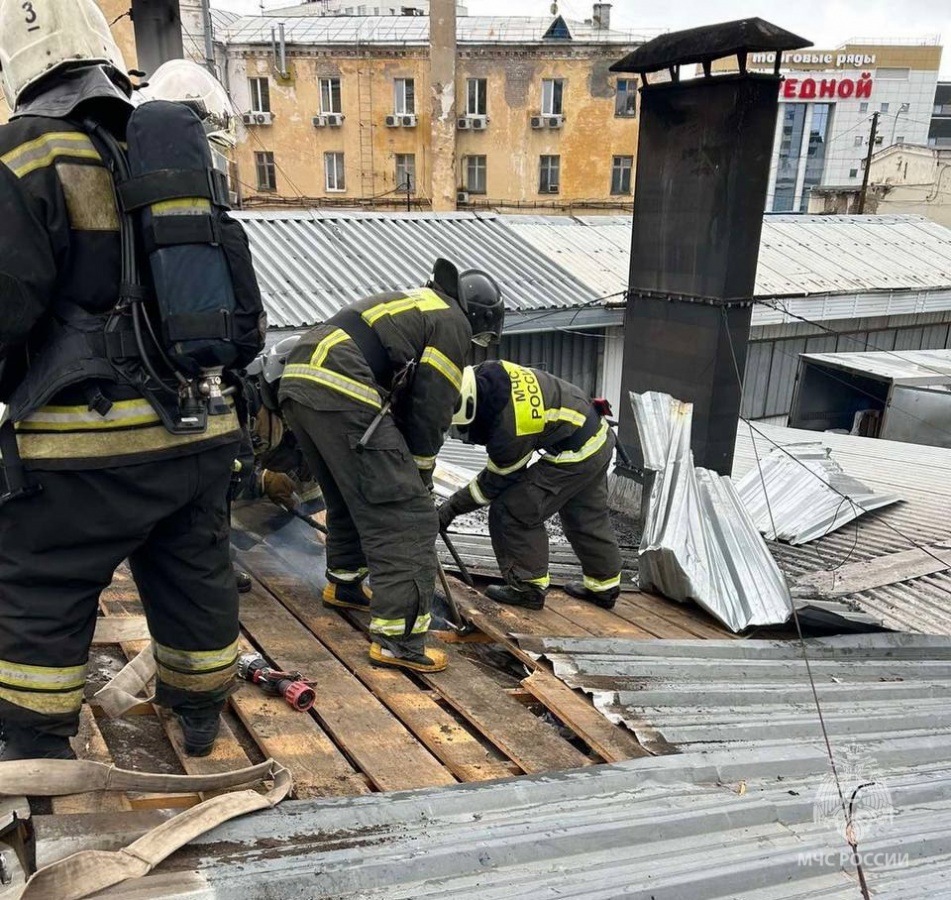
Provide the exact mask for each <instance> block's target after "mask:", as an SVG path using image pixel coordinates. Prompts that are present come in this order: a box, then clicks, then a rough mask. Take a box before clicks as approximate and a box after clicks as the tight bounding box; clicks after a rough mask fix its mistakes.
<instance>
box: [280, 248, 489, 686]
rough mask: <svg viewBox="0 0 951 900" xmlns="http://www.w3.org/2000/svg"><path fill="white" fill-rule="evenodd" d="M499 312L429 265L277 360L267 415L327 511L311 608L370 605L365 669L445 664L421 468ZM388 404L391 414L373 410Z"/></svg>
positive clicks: (473, 283) (475, 284)
mask: <svg viewBox="0 0 951 900" xmlns="http://www.w3.org/2000/svg"><path fill="white" fill-rule="evenodd" d="M502 318H503V306H502V299H501V293H500V291H499V289H498V286H497V285H496V283H495V282H494V281H493V280H492V278H491V277H489V276H488V275H486V274H485V273H484V272H479V271H475V270H469V271H466V272H463V273H461V274H459V273H458V271H457V270H456V268H455V266H453V265H452V264H451V263H448V262H446V261H445V260H439V261H437V263H436V266H435V271H434V273H433V277H432V279H431V280H430V283H429V285H428V286H427V287H424V288H418V289H416V290H409V291H398V292H394V293H389V294H379V295H377V296H374V297H368V298H367V299H365V300H359V301H357V302H356V303H353V304H352V305H351V306H349V307H348V308H347V309H344V310H342V311H341V312H339V313H337V314H336V315H335V316H334V317H333V318H331V319H330V320H329V321H328V322H326V323H325V324H323V325H321V326H319V327H317V328H315V329H313V330H312V331H310V332H309V333H308V334H306V335H304V336H303V337H302V338H301V340H300V343H299V344H298V345H297V346H296V347H295V348H294V349H293V350H292V351H291V352H290V354H289V355H288V357H287V367H286V368H285V369H284V373H283V377H282V378H281V386H280V399H281V409H282V411H283V413H284V417H285V418H286V420H287V422H288V424H289V425H290V427H291V429H292V430H293V431H294V433H295V434H296V435H297V439H298V441H299V442H300V446H301V449H302V450H303V452H304V456H305V458H306V459H307V462H308V465H309V466H310V469H311V471H312V472H313V473H314V475H315V476H316V478H317V481H318V482H319V483H320V487H321V490H322V491H323V495H324V502H325V503H326V504H327V528H328V530H329V536H328V538H327V581H328V584H327V586H326V588H325V590H324V602H325V603H327V604H328V605H330V606H337V607H348V608H354V609H369V610H370V614H371V618H370V634H371V637H372V638H373V643H372V644H371V646H370V659H371V661H372V662H373V663H374V664H376V665H384V666H398V667H404V668H409V669H415V670H418V671H424V672H435V671H439V670H440V669H443V668H445V666H446V655H445V654H444V653H442V652H441V651H439V650H436V649H432V648H430V649H427V647H426V633H427V631H428V630H429V625H430V607H431V605H432V598H433V587H434V584H435V578H436V552H435V543H436V534H437V526H438V517H437V515H436V509H435V507H434V505H433V500H432V497H431V494H430V491H431V488H432V478H433V469H434V468H435V463H436V454H437V452H438V451H439V448H440V447H441V446H442V442H443V437H444V434H445V432H446V430H447V429H448V428H449V424H450V420H451V419H452V414H453V409H454V407H455V405H456V401H457V399H458V396H459V387H460V384H461V379H462V368H463V367H464V366H465V364H466V360H467V357H468V355H469V348H470V344H471V343H472V342H476V343H480V344H482V345H483V346H485V345H487V344H488V343H489V342H490V341H491V340H496V339H498V337H499V335H500V333H501V329H502ZM388 399H391V400H392V414H385V415H381V412H383V409H382V408H383V406H384V404H385V402H386V401H387V400H388ZM374 424H375V425H376V428H375V430H373V431H372V433H371V434H370V435H369V437H365V436H366V435H367V434H368V429H370V428H371V426H372V425H374ZM367 574H369V579H370V585H371V587H372V592H371V591H370V590H369V589H367V588H366V587H364V585H363V580H364V578H365V577H366V576H367Z"/></svg>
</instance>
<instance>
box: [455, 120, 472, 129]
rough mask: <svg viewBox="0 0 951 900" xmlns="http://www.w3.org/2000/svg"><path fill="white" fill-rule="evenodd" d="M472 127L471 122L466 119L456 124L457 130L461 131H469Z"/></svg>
mask: <svg viewBox="0 0 951 900" xmlns="http://www.w3.org/2000/svg"><path fill="white" fill-rule="evenodd" d="M470 125H471V122H470V120H469V119H467V118H465V117H463V118H461V119H459V120H458V121H457V122H456V128H458V129H459V130H460V131H468V130H469V127H470Z"/></svg>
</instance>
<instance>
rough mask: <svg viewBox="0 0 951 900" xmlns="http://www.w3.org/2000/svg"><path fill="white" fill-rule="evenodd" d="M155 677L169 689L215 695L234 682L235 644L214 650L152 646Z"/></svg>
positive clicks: (236, 657)
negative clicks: (168, 686)
mask: <svg viewBox="0 0 951 900" xmlns="http://www.w3.org/2000/svg"><path fill="white" fill-rule="evenodd" d="M152 652H153V653H154V655H155V668H156V673H157V676H158V678H159V679H160V680H161V681H163V682H164V683H165V684H167V685H170V686H171V687H174V688H178V689H179V690H181V691H188V692H190V693H209V694H211V693H216V692H220V691H221V690H222V689H223V688H226V687H228V686H229V685H230V684H231V682H232V680H233V679H234V673H235V666H236V663H237V659H238V642H237V641H232V642H231V643H230V644H228V645H227V646H225V647H222V648H220V649H218V650H176V649H174V648H172V647H166V646H164V645H162V644H159V643H154V642H153V644H152Z"/></svg>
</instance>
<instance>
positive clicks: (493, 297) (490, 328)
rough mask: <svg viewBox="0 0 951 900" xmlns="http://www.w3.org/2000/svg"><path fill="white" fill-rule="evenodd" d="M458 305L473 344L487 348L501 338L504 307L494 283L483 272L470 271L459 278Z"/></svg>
mask: <svg viewBox="0 0 951 900" xmlns="http://www.w3.org/2000/svg"><path fill="white" fill-rule="evenodd" d="M459 302H460V303H461V304H462V308H463V309H464V310H465V312H466V317H467V318H468V319H469V325H471V326H472V341H473V343H475V344H478V345H479V346H480V347H488V345H489V344H491V343H493V342H496V343H497V342H498V341H499V339H500V338H501V337H502V320H503V319H504V318H505V305H504V304H503V302H502V291H501V289H500V288H499V286H498V284H497V283H496V281H495V279H494V278H493V277H492V276H491V275H489V274H488V273H487V272H483V271H481V270H480V269H467V270H466V271H465V272H462V273H461V274H460V275H459Z"/></svg>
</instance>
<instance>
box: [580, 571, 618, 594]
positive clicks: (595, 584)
mask: <svg viewBox="0 0 951 900" xmlns="http://www.w3.org/2000/svg"><path fill="white" fill-rule="evenodd" d="M584 586H585V587H586V588H587V589H588V590H589V591H594V592H595V593H600V592H602V591H610V590H613V589H614V588H616V587H620V586H621V573H620V572H618V573H617V575H615V576H614V577H613V578H605V579H603V580H599V579H597V578H592V577H591V576H590V575H585V576H584Z"/></svg>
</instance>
